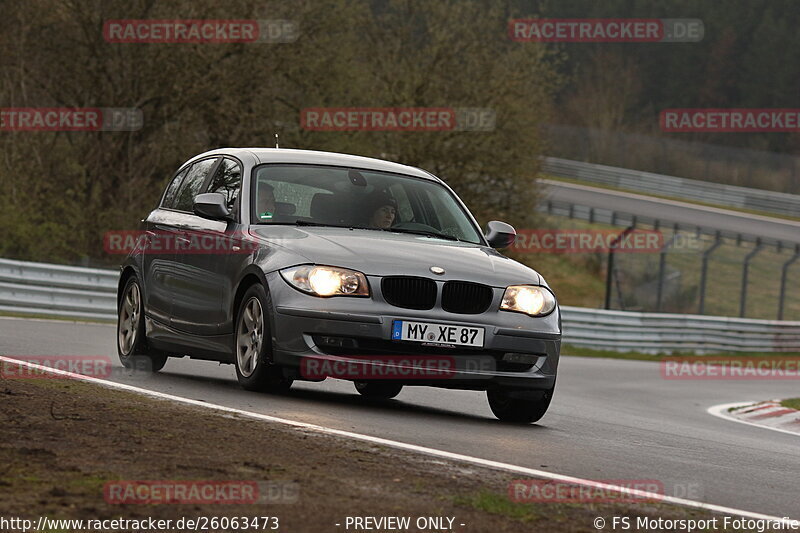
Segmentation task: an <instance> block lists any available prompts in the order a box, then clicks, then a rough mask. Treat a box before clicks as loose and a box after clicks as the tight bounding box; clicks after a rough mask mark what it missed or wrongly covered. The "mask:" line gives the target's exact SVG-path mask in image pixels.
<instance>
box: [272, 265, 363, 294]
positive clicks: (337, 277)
mask: <svg viewBox="0 0 800 533" xmlns="http://www.w3.org/2000/svg"><path fill="white" fill-rule="evenodd" d="M281 276H283V279H285V280H286V281H287V282H289V284H290V285H292V286H293V287H295V288H296V289H299V290H301V291H303V292H306V293H308V294H313V295H314V296H323V297H327V296H369V284H368V283H367V278H366V276H364V274H362V273H361V272H358V271H355V270H350V269H347V268H339V267H330V266H315V265H303V266H298V267H290V268H285V269H283V270H281Z"/></svg>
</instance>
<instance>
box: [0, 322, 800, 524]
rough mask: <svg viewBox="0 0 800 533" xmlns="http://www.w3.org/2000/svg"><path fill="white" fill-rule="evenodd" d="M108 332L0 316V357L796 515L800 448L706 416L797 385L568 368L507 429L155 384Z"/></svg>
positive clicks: (174, 365)
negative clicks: (98, 363) (75, 361)
mask: <svg viewBox="0 0 800 533" xmlns="http://www.w3.org/2000/svg"><path fill="white" fill-rule="evenodd" d="M115 333H116V332H115V327H114V326H113V325H103V324H88V323H72V322H64V321H48V320H27V319H17V318H0V354H2V355H7V356H12V357H13V356H31V355H92V356H101V355H108V356H110V357H111V358H112V360H113V361H114V364H115V366H116V367H117V368H115V372H114V373H113V377H112V378H111V379H113V380H115V381H120V382H124V383H128V384H130V385H134V386H137V387H141V388H146V389H150V390H155V391H159V392H164V393H169V394H173V395H178V396H182V397H186V398H192V399H196V400H204V401H207V402H211V403H216V404H220V405H224V406H228V407H234V408H238V409H244V410H248V411H253V412H258V413H263V414H268V415H273V416H279V417H282V418H288V419H292V420H298V421H302V422H308V423H313V424H318V425H322V426H326V427H329V428H335V429H341V430H346V431H353V432H357V433H363V434H367V435H372V436H377V437H382V438H387V439H393V440H398V441H402V442H407V443H412V444H418V445H422V446H427V447H431V448H437V449H441V450H446V451H449V452H455V453H461V454H465V455H471V456H475V457H480V458H484V459H490V460H495V461H502V462H506V463H511V464H514V465H520V466H525V467H530V468H536V469H541V470H547V471H550V472H553V473H558V474H566V475H572V476H577V477H582V478H588V479H594V480H635V479H637V480H638V479H647V480H659V481H661V482H662V483H663V484H664V486H665V492H666V494H667V495H670V496H678V497H684V498H687V499H692V500H699V501H703V502H707V503H713V504H717V505H724V506H729V507H733V508H737V509H742V510H746V511H752V512H758V513H765V514H770V515H776V516H788V517H792V518H798V517H800V500H798V498H797V486H798V485H797V483H798V479H797V474H798V472H800V446H799V445H800V437H798V436H796V435H790V434H783V433H778V432H775V431H770V430H767V429H762V428H757V427H751V426H747V425H744V424H737V423H734V422H730V421H726V420H722V419H719V418H716V417H713V416H711V415H709V414H707V413H706V409H707V408H708V407H710V406H712V405H716V404H721V403H729V402H736V401H740V400H741V401H746V400H761V399H770V398H775V397H781V396H783V397H789V396H796V395H797V387H796V383H795V382H792V381H691V380H690V381H683V380H681V381H675V380H665V379H662V378H661V374H660V367H659V364H658V363H653V362H644V361H625V360H613V359H593V358H581V357H566V358H564V359H562V362H561V368H560V373H559V383H558V386H557V389H556V396H555V399H554V401H553V404H552V406H551V408H550V411H549V412H548V414H547V415H546V416H545V418H544V419H542V421H541V422H540V423H539V424H538V425H532V426H527V427H526V426H511V425H505V424H503V423H501V422H499V421H497V420H495V418H494V417H493V416H492V414H491V412H490V411H489V407H488V405H487V403H486V399H485V396H484V394H483V393H479V392H470V391H449V390H439V389H429V388H407V389H405V390H404V391H403V392H402V393H401V394H400V396H399V397H398V398H397V399H396V400H393V401H389V402H386V403H369V402H368V401H366V400H364V399H362V398H361V397H360V396H359V395H358V394H357V393H356V392H355V389H354V388H353V386H352V384H350V383H348V382H343V381H338V380H327V381H325V382H323V383H295V385H294V387H293V388H292V392H291V393H290V394H289V395H286V396H272V395H266V394H257V393H249V392H245V391H243V390H241V389H240V388H239V387H238V384H237V383H236V378H235V374H234V370H233V367H232V366H230V365H225V366H220V365H217V364H215V363H209V362H202V361H192V360H189V359H171V360H170V361H169V362H168V363H167V366H166V367H165V368H164V370H162V372H161V373H159V374H156V375H152V376H142V375H140V374H139V375H135V374H130V373H129V372H128V371H126V370H124V369H122V368H121V367H120V366H119V363H118V360H117V357H116V349H115Z"/></svg>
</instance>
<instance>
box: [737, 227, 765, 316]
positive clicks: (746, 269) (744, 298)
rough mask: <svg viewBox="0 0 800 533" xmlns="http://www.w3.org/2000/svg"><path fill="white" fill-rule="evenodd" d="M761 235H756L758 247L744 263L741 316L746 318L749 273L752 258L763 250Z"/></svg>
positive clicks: (747, 256)
mask: <svg viewBox="0 0 800 533" xmlns="http://www.w3.org/2000/svg"><path fill="white" fill-rule="evenodd" d="M761 247H762V244H761V237H756V247H755V248H753V251H752V252H750V253H749V254H747V255H746V256H745V258H744V265H742V299H741V303H740V304H739V316H740V317H741V318H744V311H745V307H746V306H747V275H748V274H749V271H750V260H752V259H753V258H754V257H755V256H756V254H757V253H758V252H760V251H761Z"/></svg>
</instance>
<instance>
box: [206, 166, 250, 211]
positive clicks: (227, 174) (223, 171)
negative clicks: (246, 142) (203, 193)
mask: <svg viewBox="0 0 800 533" xmlns="http://www.w3.org/2000/svg"><path fill="white" fill-rule="evenodd" d="M241 190H242V167H241V166H239V163H237V162H236V161H234V160H233V159H228V158H227V157H226V158H225V159H223V160H222V163H220V165H219V167H217V171H216V172H214V177H213V178H211V185H209V187H208V192H219V193H222V194H224V195H225V201H226V204H227V206H228V210H229V211H230V212H231V213H233V212H234V210H235V209H234V208H235V207H236V200H237V199H238V198H239V191H241Z"/></svg>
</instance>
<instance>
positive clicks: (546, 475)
mask: <svg viewBox="0 0 800 533" xmlns="http://www.w3.org/2000/svg"><path fill="white" fill-rule="evenodd" d="M0 361H4V362H6V363H10V364H18V365H23V366H26V367H28V368H31V369H35V370H38V371H40V372H50V373H52V374H58V375H62V376H64V377H69V378H72V379H77V380H81V381H88V382H91V383H96V384H98V385H101V386H103V387H107V388H111V389H119V390H126V391H130V392H135V393H138V394H142V395H145V396H152V397H154V398H160V399H163V400H171V401H173V402H177V403H183V404H187V405H193V406H195V407H203V408H205V409H212V410H215V411H222V412H226V413H234V414H238V415H242V416H246V417H249V418H254V419H257V420H263V421H266V422H273V423H277V424H284V425H287V426H292V427H295V428H300V429H304V430H307V431H313V432H316V433H321V434H324V435H333V436H337V437H344V438H347V439H353V440H359V441H363V442H369V443H372V444H379V445H382V446H388V447H391V448H397V449H400V450H407V451H411V452H417V453H422V454H425V455H430V456H433V457H440V458H443V459H449V460H451V461H459V462H462V463H469V464H473V465H477V466H483V467H487V468H493V469H495V470H503V471H506V472H513V473H515V474H523V475H527V476H532V477H537V478H543V479H552V480H555V481H561V482H564V483H570V484H573V485H582V486H586V487H593V488H597V489H602V490H608V491H613V492H617V493H620V494H624V495H630V496H637V497H640V498H645V499H649V500H656V501H659V502H663V503H671V504H675V505H681V506H684V507H692V508H694V509H702V510H705V511H710V512H715V513H720V514H723V515H733V516H741V517H745V518H753V519H757V520H770V521H776V522H780V523H781V524H783V525H784V526H785V527H794V526H797V525H798V524H797V520H793V519H790V518H789V517H785V516H784V517H778V516H771V515H765V514H761V513H754V512H751V511H744V510H741V509H734V508H732V507H724V506H722V505H714V504H711V503H704V502H697V501H693V500H687V499H684V498H676V497H673V496H666V495H663V494H657V493H653V492H648V491H643V490H637V489H631V488H628V487H624V486H619V485H611V484H608V483H599V482H597V481H592V480H590V479H582V478H577V477H572V476H565V475H561V474H555V473H553V472H545V471H543V470H536V469H534V468H527V467H524V466H517V465H512V464H509V463H501V462H499V461H492V460H489V459H481V458H480V457H472V456H469V455H462V454H459V453H453V452H448V451H444V450H437V449H435V448H428V447H425V446H418V445H416V444H409V443H407V442H400V441H394V440H389V439H383V438H380V437H373V436H370V435H362V434H361V433H353V432H351V431H343V430H340V429H332V428H326V427H324V426H318V425H316V424H308V423H306V422H298V421H296V420H288V419H286V418H278V417H275V416H270V415H264V414H261V413H253V412H250V411H244V410H242V409H235V408H233V407H225V406H224V405H216V404H213V403H206V402H202V401H199V400H192V399H190V398H182V397H180V396H173V395H172V394H166V393H163V392H157V391H152V390H147V389H140V388H139V387H134V386H132V385H126V384H124V383H116V382H114V381H106V380H103V379H99V378H95V377H91V376H84V375H81V374H74V373H72V372H66V371H64V370H58V369H55V368H50V367H46V366H42V365H37V364H34V363H29V362H28V361H23V360H19V359H13V358H10V357H5V356H2V355H0Z"/></svg>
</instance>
